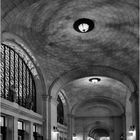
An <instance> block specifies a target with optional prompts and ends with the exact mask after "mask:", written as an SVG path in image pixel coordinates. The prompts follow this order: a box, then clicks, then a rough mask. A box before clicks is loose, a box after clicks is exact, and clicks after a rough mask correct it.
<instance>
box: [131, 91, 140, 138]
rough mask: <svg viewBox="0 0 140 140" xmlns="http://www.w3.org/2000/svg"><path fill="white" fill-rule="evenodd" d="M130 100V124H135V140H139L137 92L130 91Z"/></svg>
mask: <svg viewBox="0 0 140 140" xmlns="http://www.w3.org/2000/svg"><path fill="white" fill-rule="evenodd" d="M129 100H130V102H131V104H132V123H133V124H132V125H134V126H135V130H136V140H139V96H138V93H137V92H135V93H132V94H131V97H130V99H129Z"/></svg>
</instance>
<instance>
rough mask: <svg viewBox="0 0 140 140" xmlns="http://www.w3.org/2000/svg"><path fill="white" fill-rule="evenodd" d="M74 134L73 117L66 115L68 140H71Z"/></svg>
mask: <svg viewBox="0 0 140 140" xmlns="http://www.w3.org/2000/svg"><path fill="white" fill-rule="evenodd" d="M73 133H75V132H74V116H73V115H72V114H68V140H73Z"/></svg>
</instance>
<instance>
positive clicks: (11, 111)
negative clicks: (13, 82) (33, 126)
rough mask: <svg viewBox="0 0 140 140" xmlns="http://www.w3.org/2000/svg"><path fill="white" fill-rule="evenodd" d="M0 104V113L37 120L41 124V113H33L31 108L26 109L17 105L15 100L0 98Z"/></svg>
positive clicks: (32, 120)
mask: <svg viewBox="0 0 140 140" xmlns="http://www.w3.org/2000/svg"><path fill="white" fill-rule="evenodd" d="M0 104H1V113H4V114H7V115H11V116H14V117H18V118H21V119H24V120H27V121H31V122H37V123H39V124H42V122H43V117H42V115H40V114H38V113H35V112H33V111H32V110H28V109H26V108H24V107H22V106H19V105H18V104H17V103H15V102H10V101H8V100H6V99H3V98H1V100H0Z"/></svg>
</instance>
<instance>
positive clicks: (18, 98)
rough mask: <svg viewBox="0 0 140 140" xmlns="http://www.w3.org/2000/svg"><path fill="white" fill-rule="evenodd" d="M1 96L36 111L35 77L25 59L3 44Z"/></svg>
mask: <svg viewBox="0 0 140 140" xmlns="http://www.w3.org/2000/svg"><path fill="white" fill-rule="evenodd" d="M0 54H1V91H0V96H1V97H2V98H4V99H7V100H9V101H12V102H16V103H18V104H19V105H21V106H23V107H25V108H27V109H31V110H33V111H36V88H35V82H34V78H33V75H32V73H31V70H30V69H29V67H28V65H27V64H26V63H25V61H24V60H23V58H22V57H21V56H20V55H19V54H18V53H17V52H16V51H15V50H14V49H13V48H11V47H9V46H7V45H5V44H2V45H1V49H0Z"/></svg>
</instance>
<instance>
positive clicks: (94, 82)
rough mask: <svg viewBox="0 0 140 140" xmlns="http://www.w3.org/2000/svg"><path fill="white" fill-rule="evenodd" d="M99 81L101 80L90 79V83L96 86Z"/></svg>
mask: <svg viewBox="0 0 140 140" xmlns="http://www.w3.org/2000/svg"><path fill="white" fill-rule="evenodd" d="M99 81H101V79H100V78H90V79H89V82H91V83H93V84H96V83H98V82H99Z"/></svg>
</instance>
